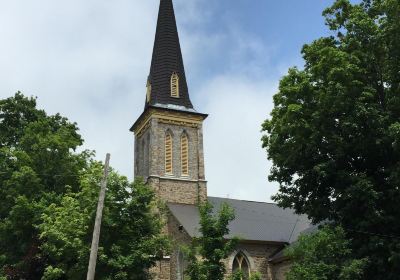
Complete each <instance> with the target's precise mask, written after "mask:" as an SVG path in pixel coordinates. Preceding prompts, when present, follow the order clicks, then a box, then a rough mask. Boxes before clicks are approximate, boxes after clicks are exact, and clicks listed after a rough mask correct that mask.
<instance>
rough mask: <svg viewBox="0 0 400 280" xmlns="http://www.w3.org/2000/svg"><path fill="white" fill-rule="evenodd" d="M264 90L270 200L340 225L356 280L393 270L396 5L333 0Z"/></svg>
mask: <svg viewBox="0 0 400 280" xmlns="http://www.w3.org/2000/svg"><path fill="white" fill-rule="evenodd" d="M324 15H325V17H326V23H327V25H328V27H329V28H330V30H331V34H332V36H331V37H324V38H320V39H318V40H316V41H314V42H312V43H311V44H309V45H305V46H304V48H303V50H302V53H303V57H304V59H305V68H304V70H299V69H296V68H292V69H290V70H289V73H288V75H286V76H285V77H283V79H282V80H281V82H280V86H279V93H278V94H276V95H275V96H274V103H275V107H274V109H273V111H272V114H271V116H272V118H271V119H269V120H267V121H265V123H264V124H263V130H264V131H265V132H266V134H265V136H264V137H263V146H264V147H265V148H266V149H267V151H268V157H269V159H271V160H272V161H273V167H272V170H271V175H270V176H269V179H270V180H273V181H277V182H279V184H280V190H279V193H278V194H277V195H275V196H274V200H275V201H277V202H278V203H279V205H280V206H283V207H292V208H294V209H295V210H296V211H297V212H298V213H306V214H308V215H309V216H310V217H311V218H312V219H313V220H314V222H320V221H323V220H326V219H328V220H331V221H335V222H337V223H338V224H341V225H342V226H343V228H344V229H345V230H346V234H347V235H348V236H349V237H350V238H351V240H353V242H352V247H353V249H354V250H353V252H354V254H355V255H356V256H357V257H358V258H364V257H367V256H368V257H369V259H370V262H369V265H368V267H367V273H366V275H368V276H366V277H367V278H366V279H385V280H390V279H398V275H399V274H400V239H399V237H400V224H399V223H398V221H399V220H400V208H399V207H398V201H400V189H399V185H400V175H399V174H400V121H399V120H400V74H399V73H400V20H399V19H400V2H399V1H398V0H364V1H362V2H361V3H360V4H351V3H350V2H349V1H348V0H337V1H336V2H335V3H334V4H333V6H332V7H330V8H328V9H327V10H326V11H325V12H324Z"/></svg>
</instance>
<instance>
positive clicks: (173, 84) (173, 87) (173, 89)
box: [171, 72, 179, 97]
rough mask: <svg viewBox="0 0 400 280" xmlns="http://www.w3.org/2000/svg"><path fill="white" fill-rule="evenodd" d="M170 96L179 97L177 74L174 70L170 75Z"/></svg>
mask: <svg viewBox="0 0 400 280" xmlns="http://www.w3.org/2000/svg"><path fill="white" fill-rule="evenodd" d="M171 96H172V97H179V76H178V74H177V73H176V72H174V73H172V76H171Z"/></svg>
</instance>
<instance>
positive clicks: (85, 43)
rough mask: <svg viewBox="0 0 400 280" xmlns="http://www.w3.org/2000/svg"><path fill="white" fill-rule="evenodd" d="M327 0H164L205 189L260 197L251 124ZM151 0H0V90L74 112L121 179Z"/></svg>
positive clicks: (261, 163) (259, 156)
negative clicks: (199, 121) (197, 133)
mask: <svg viewBox="0 0 400 280" xmlns="http://www.w3.org/2000/svg"><path fill="white" fill-rule="evenodd" d="M332 2H333V1H332V0H302V1H298V0H279V1H276V0H213V1H206V0H174V5H175V13H176V18H177V24H178V31H179V35H180V42H181V47H182V52H183V59H184V63H185V70H186V76H187V79H188V86H189V92H190V96H191V99H192V103H193V104H194V106H195V108H196V110H197V111H199V112H202V113H207V114H209V117H208V119H207V120H206V121H205V123H204V128H203V129H204V131H203V133H204V150H205V164H206V179H207V180H208V194H209V196H218V197H229V198H236V199H244V200H254V201H271V195H273V194H275V193H276V192H277V191H278V184H277V183H276V182H269V181H268V174H269V170H270V168H271V166H272V163H271V162H270V161H268V159H267V153H266V151H265V150H264V149H262V148H261V140H260V139H261V136H262V133H261V131H260V130H261V124H262V122H263V121H264V120H265V119H267V118H268V117H269V114H270V112H271V110H272V108H273V95H274V94H275V93H277V90H278V84H279V80H280V79H281V78H282V76H283V75H285V74H286V73H287V71H288V69H289V68H290V67H293V66H297V67H300V68H301V67H302V66H303V64H304V62H303V60H302V56H301V48H302V46H303V45H304V44H306V43H310V42H312V41H313V40H315V39H317V38H319V37H321V36H328V35H330V32H329V30H328V29H327V27H326V26H325V25H324V19H323V17H322V11H323V10H324V9H325V8H326V7H328V6H329V5H331V4H332ZM158 5H159V0H145V1H139V0H113V1H109V0H85V1H82V0H35V1H33V0H12V1H7V0H0V98H7V97H10V96H12V95H13V94H14V93H15V92H16V91H18V90H20V91H22V92H23V93H24V94H25V95H27V96H36V97H37V98H38V106H39V108H41V109H44V110H46V112H48V113H49V114H55V113H61V114H62V115H63V116H65V117H67V118H68V119H69V120H70V121H72V122H77V123H78V126H79V128H80V133H81V134H82V136H83V138H84V139H85V144H84V146H83V148H84V149H90V150H95V151H96V158H97V159H99V160H103V159H104V158H105V154H106V153H107V152H109V153H111V165H112V166H113V167H114V168H115V169H116V170H118V171H119V172H120V173H121V174H123V175H125V176H127V177H128V178H130V179H132V177H133V162H134V161H133V145H134V137H133V134H132V133H131V132H129V128H130V126H131V125H132V124H133V122H134V121H135V120H136V118H137V117H138V116H139V115H140V114H141V113H142V110H143V106H144V101H145V92H146V79H147V75H148V73H149V69H150V62H151V53H152V47H153V43H154V35H155V28H156V21H157V13H158Z"/></svg>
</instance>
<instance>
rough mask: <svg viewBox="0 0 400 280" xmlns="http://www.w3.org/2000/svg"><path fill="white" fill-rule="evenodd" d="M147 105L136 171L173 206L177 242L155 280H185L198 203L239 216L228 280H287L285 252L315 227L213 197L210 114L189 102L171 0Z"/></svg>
mask: <svg viewBox="0 0 400 280" xmlns="http://www.w3.org/2000/svg"><path fill="white" fill-rule="evenodd" d="M145 99H146V100H145V106H144V110H143V112H142V114H141V115H140V116H139V118H138V119H137V120H136V121H135V123H134V124H133V126H132V127H131V131H132V132H133V133H134V135H135V147H134V154H135V155H134V156H135V159H134V166H135V172H134V173H135V177H142V178H144V180H145V181H146V182H147V183H148V185H149V186H151V187H152V188H153V189H154V191H155V193H156V196H157V197H158V199H160V200H161V201H163V202H164V203H166V205H167V206H168V210H169V215H168V221H167V226H166V229H165V230H166V231H167V233H168V235H169V236H170V237H171V238H172V240H173V241H174V244H175V245H174V248H175V249H174V250H173V252H172V253H171V254H170V256H164V258H163V260H162V261H160V262H159V263H158V264H157V266H156V267H154V269H153V272H154V274H155V279H159V280H181V279H185V276H184V270H185V260H184V256H183V254H182V252H180V250H179V244H189V243H190V241H191V239H192V238H193V237H196V236H198V235H199V230H198V229H199V219H200V218H199V211H198V208H197V205H198V203H199V202H202V201H205V200H208V201H209V202H210V203H211V204H212V205H213V206H214V209H219V207H220V205H221V204H222V203H227V204H229V205H230V206H231V207H232V208H233V209H234V210H235V217H236V218H235V220H234V221H232V222H231V224H230V226H229V228H230V234H229V236H227V237H226V238H227V239H229V238H231V237H233V236H235V237H239V238H240V243H239V245H238V246H237V248H236V250H235V251H234V252H232V254H231V255H230V256H229V258H227V259H226V260H225V265H226V270H227V277H228V276H229V275H230V274H231V273H232V272H235V271H237V270H242V271H243V272H244V274H245V275H244V279H248V277H249V276H250V275H251V274H252V273H255V272H258V273H260V274H261V276H262V278H261V279H263V280H283V279H285V276H284V275H285V273H286V271H288V269H289V268H290V260H288V259H287V258H286V257H285V256H284V254H283V249H284V248H285V246H287V245H289V244H291V243H293V242H295V241H296V240H297V238H298V236H299V235H300V233H302V232H304V231H306V230H308V229H309V228H310V226H311V224H310V221H309V220H308V219H307V217H305V216H299V215H296V214H295V213H294V212H293V211H292V210H291V209H282V208H280V207H278V206H277V205H276V204H273V203H265V202H253V201H245V200H235V199H227V198H219V197H209V196H208V195H207V181H206V176H205V162H204V151H203V122H204V121H205V120H206V118H207V117H208V115H207V114H204V113H201V112H198V111H196V110H195V107H194V106H193V104H192V102H191V100H190V95H189V89H188V85H187V81H186V77H185V69H184V63H183V58H182V53H181V48H180V42H179V36H178V30H177V25H176V20H175V14H174V8H173V3H172V0H160V8H159V14H158V21H157V29H156V35H155V42H154V49H153V55H152V61H151V67H150V74H149V76H148V79H147V90H146V97H145ZM213 117H218V116H213ZM205 133H207V132H206V131H205Z"/></svg>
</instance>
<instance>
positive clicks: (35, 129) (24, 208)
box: [0, 93, 168, 279]
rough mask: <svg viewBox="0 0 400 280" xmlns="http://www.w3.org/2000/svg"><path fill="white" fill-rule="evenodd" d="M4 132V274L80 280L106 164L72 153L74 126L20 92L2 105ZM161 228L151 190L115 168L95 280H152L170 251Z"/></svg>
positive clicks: (0, 185) (0, 225)
mask: <svg viewBox="0 0 400 280" xmlns="http://www.w3.org/2000/svg"><path fill="white" fill-rule="evenodd" d="M0 129H1V132H2V133H0V145H1V146H0V166H1V169H0V170H1V172H0V199H1V201H2V203H1V204H0V277H5V276H7V279H83V278H84V277H85V275H86V269H87V264H88V260H89V251H90V244H91V238H92V231H93V226H94V217H95V211H96V204H97V199H98V193H99V185H100V180H101V176H102V168H103V167H102V165H101V164H100V163H98V162H95V161H93V160H92V153H90V152H87V151H84V152H81V153H78V152H75V150H76V149H77V148H78V147H79V146H80V145H81V144H82V142H83V141H82V139H81V137H80V135H79V134H78V128H77V126H76V124H72V123H70V122H69V121H68V120H67V119H66V118H63V117H61V116H60V115H55V116H48V115H47V114H46V113H45V112H44V111H42V110H38V109H37V108H36V100H35V99H34V98H26V97H24V96H23V95H22V94H21V93H17V94H16V95H15V96H14V97H11V98H8V99H4V100H0ZM13 131H14V132H15V133H13ZM3 132H4V133H3ZM161 228H162V223H161V219H160V218H159V214H158V212H157V211H155V201H154V194H153V192H152V191H151V190H150V188H148V187H147V186H146V185H145V184H144V183H143V182H142V181H141V180H136V181H135V182H134V183H133V184H130V183H129V182H128V180H127V179H126V178H125V177H123V176H120V175H118V174H117V173H116V172H114V171H112V172H111V173H110V177H109V182H108V190H107V195H106V207H105V209H104V216H103V224H102V233H101V240H100V246H101V248H100V252H99V259H98V266H97V272H98V276H97V278H98V279H148V278H149V277H150V276H149V274H148V268H149V267H151V266H152V265H153V264H154V262H155V261H156V260H157V259H159V258H160V256H161V255H162V253H163V251H165V250H167V249H168V240H167V238H166V237H164V236H162V235H160V232H161ZM97 278H96V279H97ZM0 279H1V278H0Z"/></svg>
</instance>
